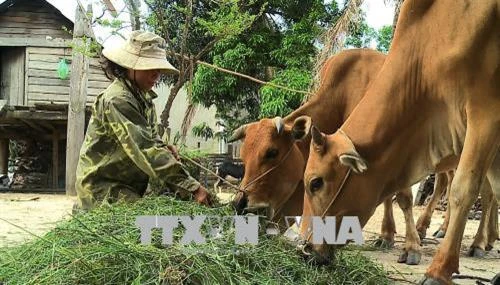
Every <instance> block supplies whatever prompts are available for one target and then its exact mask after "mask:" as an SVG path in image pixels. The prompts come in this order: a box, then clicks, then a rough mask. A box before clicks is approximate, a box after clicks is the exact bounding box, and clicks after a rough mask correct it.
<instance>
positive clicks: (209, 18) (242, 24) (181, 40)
mask: <svg viewBox="0 0 500 285" xmlns="http://www.w3.org/2000/svg"><path fill="white" fill-rule="evenodd" d="M247 2H248V1H244V0H216V1H205V0H187V1H176V0H173V1H171V0H146V1H145V3H146V5H147V6H148V8H149V10H150V11H151V14H150V15H149V16H148V18H147V20H146V23H147V25H148V26H149V27H151V28H152V29H153V30H154V31H155V32H156V33H157V34H159V35H161V36H162V37H163V38H164V39H165V40H166V41H167V45H168V50H169V51H170V52H169V53H168V58H169V60H170V61H171V62H172V63H173V64H174V66H176V67H177V68H178V69H179V71H180V74H179V76H177V77H175V78H166V79H165V80H164V81H165V82H167V83H170V84H171V89H170V94H169V97H168V99H167V103H166V105H165V109H164V110H163V112H162V114H161V116H160V118H161V123H162V125H163V126H164V127H168V121H169V117H170V109H171V107H172V104H173V102H174V99H175V98H176V96H177V94H178V92H179V90H180V89H181V88H182V87H183V86H184V85H185V84H186V83H187V82H189V81H191V79H192V76H193V74H194V73H196V72H197V66H196V64H195V63H196V61H198V60H208V59H209V58H208V55H209V52H210V51H211V50H212V48H214V47H215V46H216V45H217V43H219V42H221V41H225V40H227V39H229V38H233V37H235V36H237V35H239V34H241V33H242V32H243V31H245V30H246V29H247V28H249V27H250V26H251V25H252V23H253V21H254V20H255V19H256V17H257V16H258V15H259V14H260V12H261V9H262V6H255V9H253V10H249V9H248V6H249V5H250V6H254V5H253V4H252V3H247ZM188 90H191V88H190V87H189V86H188Z"/></svg>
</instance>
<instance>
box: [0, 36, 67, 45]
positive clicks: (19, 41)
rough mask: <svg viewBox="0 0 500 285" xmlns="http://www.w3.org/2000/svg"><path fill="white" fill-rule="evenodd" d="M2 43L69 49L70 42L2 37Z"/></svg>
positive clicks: (0, 39)
mask: <svg viewBox="0 0 500 285" xmlns="http://www.w3.org/2000/svg"><path fill="white" fill-rule="evenodd" d="M0 43H1V45H2V46H39V47H68V46H69V45H70V43H71V41H70V40H63V39H53V40H47V39H45V38H30V37H17V36H16V37H6V36H5V35H0Z"/></svg>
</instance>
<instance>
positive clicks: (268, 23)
mask: <svg viewBox="0 0 500 285" xmlns="http://www.w3.org/2000/svg"><path fill="white" fill-rule="evenodd" d="M265 3H267V5H264V4H265ZM259 7H265V10H264V12H263V13H262V14H261V15H259V17H258V18H256V19H255V21H254V23H253V25H252V26H251V27H250V28H249V29H248V30H247V31H245V33H241V34H239V35H235V36H232V37H227V38H226V39H224V40H221V41H219V42H218V43H217V44H216V45H215V46H214V48H213V49H212V50H211V52H210V53H209V55H208V57H209V61H211V62H213V63H214V64H215V65H217V66H220V67H223V68H226V69H230V70H234V71H236V72H239V73H243V74H247V75H250V76H252V77H256V78H260V79H263V80H266V81H271V82H273V83H276V84H279V85H285V86H288V87H290V88H293V89H298V90H307V89H308V87H309V86H310V83H311V78H312V75H311V72H312V69H313V64H314V58H315V55H316V53H317V51H318V49H317V38H318V37H319V35H320V34H321V33H322V32H323V31H324V30H325V29H326V28H328V27H329V26H330V25H331V24H333V23H335V20H336V18H337V17H338V15H339V10H338V9H337V6H336V2H335V1H332V3H330V4H324V3H323V1H322V0H307V1H283V0H271V1H267V2H264V1H262V0H256V1H254V2H253V4H252V5H249V6H247V7H246V8H247V9H248V10H246V11H248V13H249V14H252V15H255V14H256V12H257V11H258V9H259ZM302 96H303V94H301V93H296V92H290V91H286V90H282V89H278V88H274V87H270V86H262V85H260V84H257V83H255V82H252V81H249V80H248V79H244V78H241V77H237V76H234V75H230V74H225V73H221V72H219V71H216V70H214V69H212V68H209V67H204V66H201V67H199V68H198V69H197V71H196V74H195V76H194V81H193V99H194V100H195V101H196V102H199V103H200V104H202V105H204V106H206V107H208V106H211V105H215V106H216V107H217V112H218V116H219V117H220V118H221V119H223V120H225V121H226V124H227V128H228V129H232V128H234V127H235V126H236V125H239V124H241V123H244V122H247V121H250V120H255V119H257V118H258V117H259V116H261V117H262V116H265V117H270V116H276V115H282V116H283V115H285V114H287V113H288V112H290V111H291V110H293V109H295V108H297V107H298V106H299V105H300V103H301V101H302Z"/></svg>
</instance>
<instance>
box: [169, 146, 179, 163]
mask: <svg viewBox="0 0 500 285" xmlns="http://www.w3.org/2000/svg"><path fill="white" fill-rule="evenodd" d="M167 149H168V150H169V151H170V152H171V153H172V155H173V156H174V158H175V159H177V161H180V160H181V158H180V156H179V153H178V152H177V148H176V147H175V146H173V145H167Z"/></svg>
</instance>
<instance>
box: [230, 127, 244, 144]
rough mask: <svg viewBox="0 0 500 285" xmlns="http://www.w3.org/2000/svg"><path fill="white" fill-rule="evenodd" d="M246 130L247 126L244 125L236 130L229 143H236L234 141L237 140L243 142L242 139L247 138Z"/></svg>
mask: <svg viewBox="0 0 500 285" xmlns="http://www.w3.org/2000/svg"><path fill="white" fill-rule="evenodd" d="M246 128H247V125H243V126H241V127H239V128H237V129H236V130H234V131H233V134H232V135H231V137H230V138H229V139H228V140H227V142H228V143H231V142H234V141H237V140H241V139H242V138H244V137H245V130H246Z"/></svg>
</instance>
